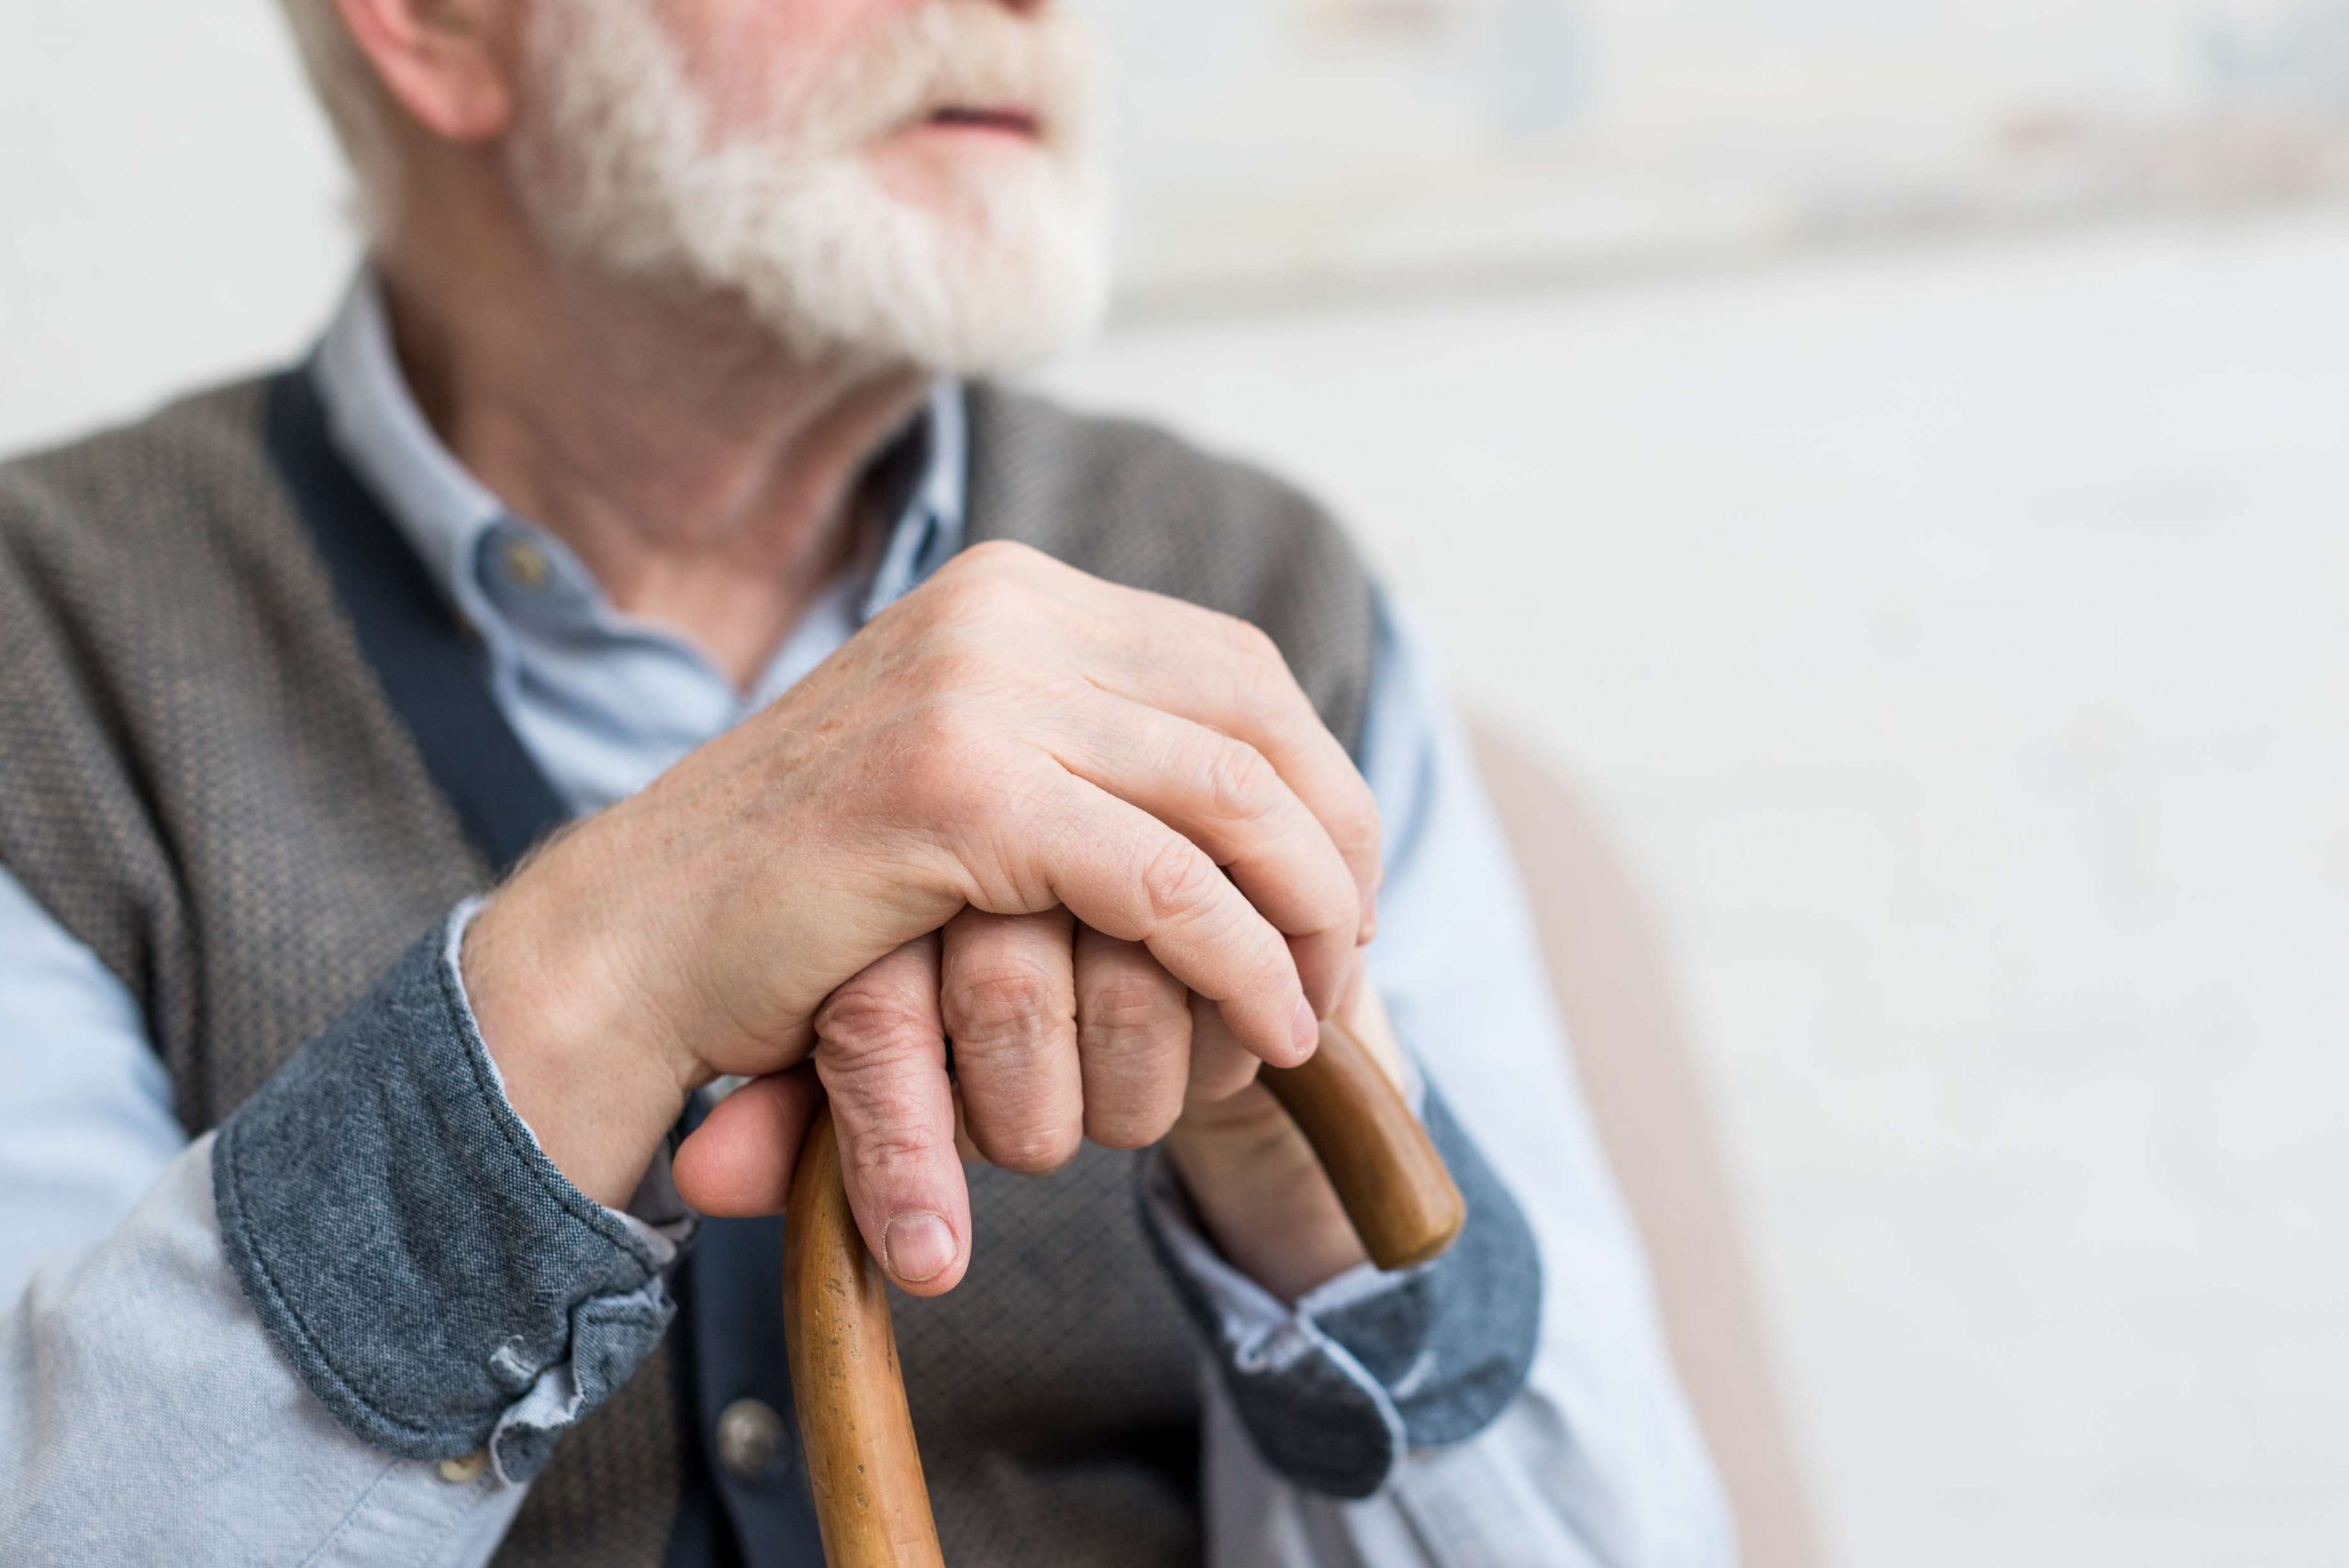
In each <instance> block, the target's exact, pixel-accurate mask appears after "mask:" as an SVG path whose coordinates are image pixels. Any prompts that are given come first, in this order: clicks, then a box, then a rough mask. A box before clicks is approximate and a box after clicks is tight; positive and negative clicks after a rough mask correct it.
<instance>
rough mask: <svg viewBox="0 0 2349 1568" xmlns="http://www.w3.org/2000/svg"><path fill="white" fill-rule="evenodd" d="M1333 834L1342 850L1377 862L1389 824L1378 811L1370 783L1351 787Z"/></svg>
mask: <svg viewBox="0 0 2349 1568" xmlns="http://www.w3.org/2000/svg"><path fill="white" fill-rule="evenodd" d="M1330 837H1331V838H1332V839H1334V840H1336V841H1337V845H1338V850H1339V852H1340V853H1341V854H1343V855H1345V856H1346V857H1347V858H1348V859H1350V860H1353V859H1361V860H1366V861H1368V862H1370V863H1371V864H1372V865H1373V866H1374V867H1375V866H1376V865H1377V864H1378V859H1379V853H1380V850H1381V848H1382V846H1383V844H1384V843H1385V840H1386V823H1385V822H1384V821H1382V820H1381V819H1380V817H1379V815H1378V803H1377V801H1376V800H1375V799H1374V798H1373V797H1372V795H1371V793H1370V790H1369V788H1368V787H1367V786H1364V788H1362V789H1359V790H1349V791H1347V793H1346V799H1345V802H1344V804H1343V805H1341V806H1339V807H1338V811H1337V820H1336V821H1334V822H1332V823H1331V824H1330Z"/></svg>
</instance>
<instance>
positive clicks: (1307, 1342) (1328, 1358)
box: [1141, 1087, 1542, 1497]
mask: <svg viewBox="0 0 2349 1568" xmlns="http://www.w3.org/2000/svg"><path fill="white" fill-rule="evenodd" d="M1420 1118H1421V1120H1422V1121H1423V1122H1424V1123H1425V1124H1426V1126H1427V1129H1428V1134H1429V1136H1430V1138H1431V1139H1432V1140H1434V1143H1435V1146H1436V1149H1437V1151H1439V1152H1440V1153H1442V1156H1443V1158H1444V1162H1445V1163H1446V1164H1447V1165H1449V1166H1450V1167H1451V1169H1452V1174H1453V1180H1454V1181H1455V1182H1456V1183H1458V1184H1459V1186H1460V1191H1461V1195H1462V1196H1463V1197H1464V1198H1465V1199H1466V1200H1467V1220H1466V1223H1465V1224H1464V1226H1463V1227H1462V1229H1461V1232H1460V1236H1459V1239H1458V1240H1455V1241H1454V1242H1453V1245H1452V1247H1451V1249H1450V1250H1449V1251H1446V1252H1445V1253H1444V1254H1443V1255H1442V1257H1440V1258H1438V1259H1436V1260H1434V1261H1433V1262H1428V1263H1422V1264H1420V1265H1419V1266H1418V1267H1416V1268H1411V1269H1404V1270H1399V1271H1397V1272H1394V1273H1386V1272H1384V1271H1382V1270H1380V1269H1378V1268H1376V1267H1375V1266H1374V1265H1372V1264H1369V1263H1364V1264H1363V1265H1361V1266H1360V1267H1358V1268H1354V1269H1352V1270H1349V1271H1348V1272H1346V1273H1342V1274H1340V1275H1339V1276H1338V1277H1337V1278H1335V1279H1333V1280H1330V1281H1329V1282H1328V1283H1327V1284H1322V1285H1320V1286H1319V1287H1317V1288H1316V1289H1314V1290H1313V1291H1311V1292H1309V1293H1308V1294H1307V1295H1306V1296H1303V1297H1301V1298H1299V1299H1298V1300H1297V1303H1296V1304H1295V1305H1294V1306H1292V1305H1290V1304H1288V1303H1286V1302H1283V1301H1281V1300H1280V1299H1279V1298H1278V1297H1276V1296H1274V1295H1273V1294H1272V1293H1271V1292H1269V1291H1267V1290H1265V1289H1264V1287H1263V1286H1262V1285H1260V1284H1257V1283H1256V1282H1255V1281H1254V1280H1252V1279H1251V1278H1249V1277H1248V1276H1247V1275H1246V1274H1243V1273H1241V1272H1240V1271H1239V1270H1238V1269H1236V1268H1234V1267H1233V1266H1232V1265H1231V1264H1230V1262H1227V1261H1226V1260H1225V1259H1224V1257H1223V1255H1222V1254H1221V1253H1220V1252H1219V1251H1216V1249H1215V1245H1214V1243H1213V1242H1211V1241H1209V1240H1208V1238H1207V1236H1206V1234H1205V1232H1204V1231H1203V1230H1202V1229H1200V1224H1199V1220H1198V1218H1197V1212H1196V1210H1194V1209H1193V1207H1192V1206H1191V1203H1190V1200H1189V1198H1188V1196H1187V1195H1186V1194H1185V1192H1184V1191H1183V1188H1182V1185H1181V1183H1180V1182H1179V1180H1178V1179H1177V1178H1176V1177H1175V1173H1174V1171H1173V1169H1172V1168H1171V1167H1170V1166H1169V1164H1168V1162H1166V1160H1165V1158H1164V1157H1163V1155H1162V1154H1159V1153H1157V1152H1156V1151H1152V1153H1150V1154H1149V1155H1147V1156H1145V1158H1144V1160H1143V1162H1142V1165H1141V1210H1142V1222H1143V1226H1144V1229H1146V1230H1147V1231H1148V1232H1149V1234H1150V1237H1151V1240H1152V1242H1153V1243H1154V1245H1155V1246H1156V1248H1157V1251H1158V1253H1159V1257H1160V1259H1161V1261H1162V1262H1163V1263H1164V1264H1165V1266H1166V1269H1167V1272H1168V1273H1169V1274H1170V1275H1171V1276H1172V1278H1173V1280H1174V1283H1175V1291H1176V1294H1177V1295H1179V1296H1181V1297H1182V1299H1183V1303H1184V1305H1185V1307H1186V1308H1187V1309H1188V1310H1189V1312H1190V1315H1191V1317H1192V1318H1193V1320H1194V1321H1195V1322H1196V1323H1197V1325H1198V1326H1199V1328H1200V1329H1201V1330H1202V1331H1203V1333H1204V1334H1205V1335H1206V1337H1207V1340H1208V1344H1209V1346H1210V1348H1211V1351H1212V1359H1213V1360H1214V1362H1215V1363H1216V1367H1217V1371H1218V1373H1219V1375H1220V1376H1221V1377H1222V1379H1223V1381H1224V1384H1225V1386H1226V1387H1227V1388H1228V1389H1229V1390H1230V1395H1231V1400H1232V1405H1233V1407H1234V1408H1235V1409H1236V1410H1237V1411H1238V1413H1239V1415H1240V1418H1241V1424H1242V1425H1243V1426H1245V1427H1246V1428H1247V1429H1248V1433H1249V1435H1250V1437H1251V1438H1252V1440H1253V1441H1254V1443H1255V1445H1256V1449H1257V1451H1258V1452H1259V1453H1261V1454H1262V1455H1263V1456H1264V1461H1265V1462H1266V1463H1268V1464H1270V1465H1271V1466H1272V1467H1273V1469H1275V1471H1277V1472H1278V1473H1280V1474H1281V1475H1282V1476H1283V1477H1285V1478H1286V1479H1287V1480H1289V1481H1291V1482H1293V1483H1295V1484H1296V1485H1299V1486H1303V1487H1306V1488H1308V1490H1311V1491H1315V1492H1321V1493H1326V1494H1329V1495H1330V1496H1340V1497H1367V1496H1372V1495H1373V1494H1375V1492H1377V1491H1378V1490H1379V1488H1380V1487H1382V1486H1384V1485H1386V1481H1387V1479H1388V1477H1389V1476H1391V1475H1392V1474H1393V1473H1394V1471H1395V1468H1396V1466H1397V1464H1399V1463H1401V1462H1402V1461H1403V1458H1404V1456H1405V1455H1406V1454H1407V1453H1408V1451H1410V1450H1412V1449H1419V1448H1434V1447H1440V1446H1443V1445H1446V1444H1450V1443H1456V1442H1460V1441H1463V1440H1466V1439H1468V1438H1471V1437H1474V1436H1475V1434H1476V1433H1478V1432H1480V1431H1482V1430H1483V1429H1485V1428H1486V1426H1488V1425H1489V1424H1491V1422H1492V1421H1493V1420H1494V1419H1495V1418H1497V1417H1498V1416H1499V1415H1500V1413H1501V1411H1502V1409H1503V1408H1505V1407H1507V1406H1508V1403H1509V1401H1510V1400H1512V1399H1514V1398H1515V1397H1516V1396H1517V1394H1518V1392H1519V1391H1520V1389H1521V1388H1523V1387H1524V1385H1525V1380H1526V1376H1527V1373H1528V1372H1529V1370H1530V1369H1531V1365H1532V1362H1533V1351H1534V1347H1535V1341H1536V1340H1537V1339H1538V1337H1539V1327H1540V1322H1541V1312H1542V1265H1541V1259H1540V1256H1539V1254H1538V1252H1537V1251H1536V1250H1535V1243H1534V1239H1533V1233H1532V1230H1531V1228H1530V1227H1529V1226H1527V1224H1526V1222H1525V1217H1524V1216H1523V1214H1521V1213H1520V1211H1519V1209H1518V1207H1517V1202H1516V1200H1515V1199H1514V1198H1513V1197H1511V1196H1510V1195H1509V1193H1508V1188H1507V1187H1506V1186H1504V1185H1503V1184H1502V1183H1501V1180H1500V1178H1499V1177H1498V1175H1497V1174H1496V1173H1494V1171H1493V1169H1492V1167H1491V1166H1490V1165H1489V1164H1487V1163H1486V1161H1485V1158H1484V1156H1483V1154H1482V1153H1481V1152H1479V1151H1478V1150H1477V1149H1476V1147H1475V1143H1474V1141H1473V1140H1470V1139H1469V1137H1468V1135H1467V1133H1466V1132H1465V1131H1464V1129H1462V1128H1461V1127H1460V1125H1459V1123H1458V1122H1457V1121H1456V1120H1454V1119H1453V1116H1452V1114H1451V1112H1450V1110H1449V1109H1448V1108H1447V1107H1446V1106H1444V1104H1443V1101H1442V1096H1440V1095H1437V1094H1436V1093H1435V1091H1434V1090H1433V1088H1432V1087H1430V1088H1429V1089H1427V1090H1426V1092H1425V1097H1424V1099H1423V1100H1422V1103H1421V1106H1420Z"/></svg>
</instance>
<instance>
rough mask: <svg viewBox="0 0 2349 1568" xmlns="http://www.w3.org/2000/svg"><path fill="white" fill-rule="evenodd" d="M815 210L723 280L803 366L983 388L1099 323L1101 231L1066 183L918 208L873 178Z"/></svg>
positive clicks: (964, 190) (789, 221) (995, 182)
mask: <svg viewBox="0 0 2349 1568" xmlns="http://www.w3.org/2000/svg"><path fill="white" fill-rule="evenodd" d="M1020 156H1023V157H1029V156H1032V155H1031V154H1021V155H1020ZM959 172H961V173H962V174H963V175H965V176H968V175H969V174H970V173H971V172H972V171H970V170H968V169H967V167H966V168H964V169H962V170H961V171H959ZM1006 175H1008V177H1000V176H1006ZM794 205H795V206H798V205H799V204H797V203H795V204H794ZM806 206H807V210H804V211H801V212H797V213H794V214H791V215H788V216H787V217H785V215H778V217H785V220H784V221H779V222H777V223H775V224H773V225H772V226H770V227H769V228H768V233H767V238H768V239H771V240H772V241H773V243H772V245H771V247H770V248H768V249H767V250H766V253H765V254H763V255H762V256H759V257H757V258H754V259H752V258H740V259H738V260H740V261H745V262H746V264H745V265H743V266H742V267H741V268H740V272H738V273H737V275H736V276H734V277H732V278H730V279H728V280H726V281H728V282H730V283H732V284H735V285H736V286H737V287H738V288H739V289H740V292H741V293H742V295H744V296H745V297H747V298H748V299H749V300H750V301H751V305H752V307H753V308H754V310H756V311H757V312H758V314H759V315H760V317H761V318H762V319H763V320H764V321H766V322H767V324H768V325H769V326H770V327H771V328H773V329H774V330H775V331H776V332H777V334H778V335H779V336H780V337H781V338H782V339H784V341H785V344H786V345H787V346H789V347H792V348H794V349H796V350H799V351H801V352H803V353H806V352H818V353H823V352H829V353H831V354H846V355H849V356H852V357H856V358H863V359H870V360H874V361H881V362H886V363H894V364H905V365H909V366H913V367H916V368H918V369H921V370H924V371H927V372H930V373H934V374H941V375H977V374H985V373H1003V372H1009V371H1016V370H1021V369H1026V368H1028V367H1030V366H1032V365H1034V364H1037V363H1040V362H1041V361H1045V360H1049V359H1052V358H1053V357H1054V356H1056V355H1058V354H1061V353H1063V352H1065V351H1067V350H1070V349H1073V348H1074V347H1076V346H1077V345H1078V344H1079V343H1081V342H1082V341H1084V340H1085V339H1086V338H1087V337H1089V336H1090V335H1091V334H1092V332H1093V331H1094V330H1095V328H1097V326H1098V324H1099V322H1100V318H1101V316H1102V314H1103V307H1104V304H1105V299H1106V295H1107V293H1108V289H1107V274H1108V258H1107V247H1106V245H1105V243H1104V240H1103V237H1102V233H1101V228H1102V226H1101V223H1100V221H1099V219H1098V217H1097V211H1096V210H1095V208H1094V206H1093V204H1092V203H1091V202H1090V200H1089V198H1085V197H1080V196H1077V195H1073V194H1072V193H1071V192H1070V191H1068V190H1067V189H1066V188H1065V187H1064V186H1063V185H1061V184H1060V183H1058V176H1057V175H1054V174H1050V173H1046V172H1041V171H1040V170H1038V169H1035V168H1025V169H1019V170H1017V171H1002V172H992V173H990V172H982V173H981V174H980V175H979V177H978V178H975V179H974V178H969V177H964V178H959V179H957V180H956V181H955V182H954V184H953V186H952V188H951V189H950V190H948V191H945V192H943V193H941V195H939V197H938V199H937V200H935V201H933V202H929V203H916V202H912V201H908V200H905V199H902V198H901V197H899V196H898V195H896V194H894V193H892V192H890V191H888V190H886V189H885V188H884V186H883V184H882V183H881V181H880V180H879V179H877V178H876V177H874V172H870V171H864V172H860V177H858V178H855V179H853V180H842V181H839V182H833V183H830V188H829V190H827V191H824V192H821V193H811V195H809V197H808V198H807V204H806ZM724 270H729V271H731V270H732V269H724Z"/></svg>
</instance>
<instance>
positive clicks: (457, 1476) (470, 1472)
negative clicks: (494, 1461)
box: [440, 1448, 489, 1486]
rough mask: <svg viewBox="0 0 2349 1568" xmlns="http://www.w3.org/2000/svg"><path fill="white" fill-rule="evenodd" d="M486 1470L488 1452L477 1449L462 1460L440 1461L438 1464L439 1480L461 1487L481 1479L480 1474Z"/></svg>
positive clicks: (483, 1449)
mask: <svg viewBox="0 0 2349 1568" xmlns="http://www.w3.org/2000/svg"><path fill="white" fill-rule="evenodd" d="M488 1468H489V1450H487V1449H485V1448H477V1449H475V1450H473V1452H471V1453H469V1454H467V1455H465V1457H464V1458H462V1459H444V1460H442V1461H441V1462H440V1479H441V1480H443V1481H446V1482H449V1483H450V1484H451V1485H458V1486H462V1485H464V1484H465V1483H466V1482H468V1481H478V1480H479V1479H481V1473H482V1472H483V1471H484V1470H486V1469H488Z"/></svg>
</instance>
